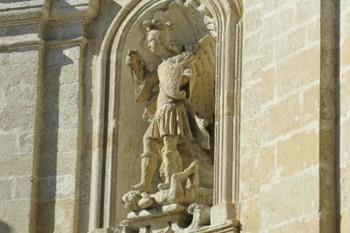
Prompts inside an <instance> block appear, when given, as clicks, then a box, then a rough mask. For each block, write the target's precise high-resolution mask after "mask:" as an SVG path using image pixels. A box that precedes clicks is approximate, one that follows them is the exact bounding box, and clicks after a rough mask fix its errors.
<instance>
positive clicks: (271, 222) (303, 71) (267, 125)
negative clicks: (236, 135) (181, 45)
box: [240, 0, 320, 233]
mask: <svg viewBox="0 0 350 233" xmlns="http://www.w3.org/2000/svg"><path fill="white" fill-rule="evenodd" d="M245 3H246V6H245V18H244V26H245V31H244V33H245V38H244V51H243V55H244V57H243V80H242V124H241V164H240V167H241V181H240V182H241V188H240V219H241V221H242V226H243V232H247V233H248V232H249V233H253V232H274V233H275V232H276V233H277V232H305V233H306V232H317V230H316V229H317V226H318V222H319V189H318V187H319V171H318V170H319V168H318V167H319V118H320V111H319V108H320V107H319V105H320V98H319V96H320V0H301V1H273V0H264V1H254V0H249V1H246V2H245Z"/></svg>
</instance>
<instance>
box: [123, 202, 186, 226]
mask: <svg viewBox="0 0 350 233" xmlns="http://www.w3.org/2000/svg"><path fill="white" fill-rule="evenodd" d="M191 220H192V216H191V215H189V214H188V212H187V207H185V206H181V205H176V204H173V205H168V206H163V207H160V208H159V209H151V210H142V211H140V212H138V213H136V212H131V213H129V214H128V216H127V219H126V220H124V221H123V222H122V224H120V226H119V227H118V229H119V232H121V233H134V232H140V233H158V232H164V233H172V232H174V233H175V232H183V230H182V229H184V228H186V227H187V226H189V225H190V223H191ZM117 232H118V231H117Z"/></svg>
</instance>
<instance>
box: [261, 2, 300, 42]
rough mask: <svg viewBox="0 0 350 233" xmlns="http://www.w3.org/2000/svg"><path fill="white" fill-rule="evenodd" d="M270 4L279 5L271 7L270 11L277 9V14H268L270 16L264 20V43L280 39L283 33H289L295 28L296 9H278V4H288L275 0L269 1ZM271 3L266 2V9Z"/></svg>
mask: <svg viewBox="0 0 350 233" xmlns="http://www.w3.org/2000/svg"><path fill="white" fill-rule="evenodd" d="M269 2H270V3H272V2H276V4H277V5H273V6H271V7H269V8H270V9H276V10H275V12H276V13H274V14H268V16H266V17H264V18H263V27H264V30H263V32H262V37H263V40H264V41H268V40H271V39H273V38H275V37H278V36H279V35H280V34H281V33H284V32H287V31H288V30H290V28H291V27H293V26H294V9H293V8H292V7H283V8H279V7H278V4H288V3H282V1H275V0H269ZM277 2H278V3H277ZM270 3H269V4H266V2H264V7H267V6H269V5H270Z"/></svg>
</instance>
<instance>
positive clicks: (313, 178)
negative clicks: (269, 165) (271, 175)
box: [261, 169, 319, 229]
mask: <svg viewBox="0 0 350 233" xmlns="http://www.w3.org/2000/svg"><path fill="white" fill-rule="evenodd" d="M315 170H316V171H317V169H309V170H307V171H305V172H301V173H299V174H298V175H295V176H293V177H290V178H289V179H283V180H281V181H280V182H279V183H276V184H274V185H272V186H270V187H268V188H266V189H264V190H263V192H262V193H261V210H262V228H263V229H265V228H272V227H273V226H277V225H279V224H282V223H283V222H285V221H286V220H287V219H296V218H299V217H302V216H304V215H306V214H310V213H317V212H318V195H319V192H318V188H317V187H318V175H317V172H315ZM306 188H307V190H306ZM305 195H307V196H305Z"/></svg>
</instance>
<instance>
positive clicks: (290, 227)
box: [269, 214, 320, 233]
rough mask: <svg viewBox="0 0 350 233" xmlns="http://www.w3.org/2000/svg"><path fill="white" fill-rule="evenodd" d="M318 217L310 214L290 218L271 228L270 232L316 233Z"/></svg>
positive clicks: (317, 230)
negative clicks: (293, 218) (294, 218)
mask: <svg viewBox="0 0 350 233" xmlns="http://www.w3.org/2000/svg"><path fill="white" fill-rule="evenodd" d="M319 223H320V221H319V217H318V216H317V215H316V214H314V215H312V216H308V217H304V218H302V219H296V220H292V221H290V222H286V223H285V224H283V225H282V226H280V227H276V228H273V229H271V230H270V231H269V232H271V233H289V232H298V233H299V232H300V233H318V232H319Z"/></svg>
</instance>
